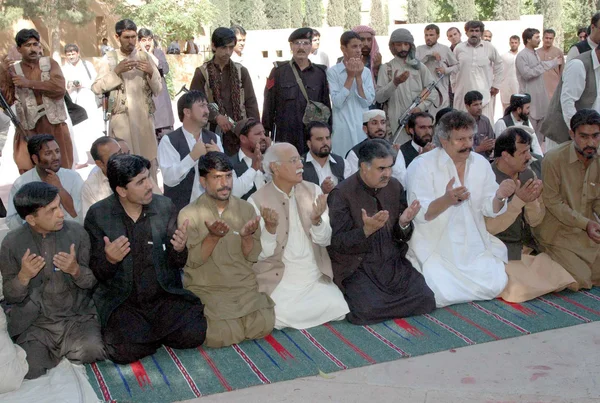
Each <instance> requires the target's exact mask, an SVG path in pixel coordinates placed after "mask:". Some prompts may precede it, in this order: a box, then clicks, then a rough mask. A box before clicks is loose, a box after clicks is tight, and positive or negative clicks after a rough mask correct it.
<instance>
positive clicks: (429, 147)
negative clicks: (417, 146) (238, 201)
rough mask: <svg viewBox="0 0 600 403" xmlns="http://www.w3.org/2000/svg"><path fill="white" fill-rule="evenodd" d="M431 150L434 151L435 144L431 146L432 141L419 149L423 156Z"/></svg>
mask: <svg viewBox="0 0 600 403" xmlns="http://www.w3.org/2000/svg"><path fill="white" fill-rule="evenodd" d="M431 150H435V144H433V141H430V142H429V143H427V144H425V147H423V148H421V154H425V153H426V152H429V151H431Z"/></svg>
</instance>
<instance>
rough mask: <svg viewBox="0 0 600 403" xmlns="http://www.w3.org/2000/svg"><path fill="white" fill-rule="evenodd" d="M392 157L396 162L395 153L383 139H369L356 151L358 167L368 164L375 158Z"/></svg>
mask: <svg viewBox="0 0 600 403" xmlns="http://www.w3.org/2000/svg"><path fill="white" fill-rule="evenodd" d="M387 157H392V159H394V161H395V160H396V153H395V151H394V149H393V148H392V145H391V144H390V143H389V142H388V141H387V140H384V139H369V140H366V141H365V142H364V143H363V145H362V146H360V147H359V149H358V166H359V167H360V164H362V163H363V162H364V163H367V164H370V163H371V162H373V160H374V159H375V158H387Z"/></svg>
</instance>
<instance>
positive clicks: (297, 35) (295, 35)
mask: <svg viewBox="0 0 600 403" xmlns="http://www.w3.org/2000/svg"><path fill="white" fill-rule="evenodd" d="M312 37H313V30H312V28H308V27H304V28H298V29H297V30H295V31H294V32H292V34H291V35H290V37H289V38H288V42H294V41H296V40H298V39H308V40H311V41H312Z"/></svg>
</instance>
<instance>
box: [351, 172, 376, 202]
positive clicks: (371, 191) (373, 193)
mask: <svg viewBox="0 0 600 403" xmlns="http://www.w3.org/2000/svg"><path fill="white" fill-rule="evenodd" d="M355 175H356V180H357V181H358V183H359V184H360V185H361V186H362V187H363V189H365V192H367V194H368V195H369V196H371V197H376V196H377V194H378V193H379V192H380V191H381V189H383V188H377V189H375V188H372V187H370V186H369V185H367V184H366V183H365V181H363V179H362V177H361V176H360V170H359V171H358V172H357V173H356V174H355Z"/></svg>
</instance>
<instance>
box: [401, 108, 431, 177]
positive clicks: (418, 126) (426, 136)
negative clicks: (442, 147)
mask: <svg viewBox="0 0 600 403" xmlns="http://www.w3.org/2000/svg"><path fill="white" fill-rule="evenodd" d="M406 131H407V132H408V134H409V135H410V137H411V138H412V140H411V141H409V142H408V143H404V144H402V146H401V147H400V151H401V152H402V155H403V156H404V162H405V163H406V167H407V168H408V166H409V165H410V163H411V162H412V161H413V160H414V159H415V158H417V157H418V156H419V155H421V154H424V153H426V152H428V151H431V150H433V149H434V148H435V145H434V144H433V143H432V142H431V140H432V139H433V116H431V115H430V114H429V113H427V112H419V113H413V114H412V115H410V116H409V117H408V122H407V123H406Z"/></svg>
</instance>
